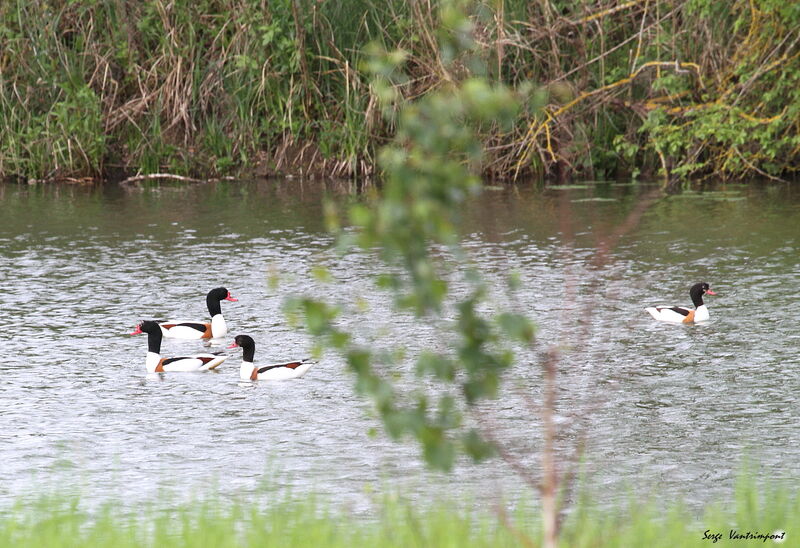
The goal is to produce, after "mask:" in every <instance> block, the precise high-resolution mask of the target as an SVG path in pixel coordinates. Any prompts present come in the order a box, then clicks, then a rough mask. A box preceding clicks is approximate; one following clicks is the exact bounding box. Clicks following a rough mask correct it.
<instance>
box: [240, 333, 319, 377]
mask: <svg viewBox="0 0 800 548" xmlns="http://www.w3.org/2000/svg"><path fill="white" fill-rule="evenodd" d="M237 347H241V348H242V366H241V367H240V368H239V378H241V379H242V380H243V381H285V380H288V379H297V378H299V377H302V376H303V375H305V374H306V372H307V371H308V370H309V369H310V368H311V366H312V365H314V363H315V362H313V361H311V360H308V359H305V360H294V361H290V362H284V363H276V364H272V365H264V366H262V367H256V365H255V364H254V363H253V360H254V358H255V353H256V343H255V341H253V338H252V337H250V336H249V335H237V336H236V339H235V340H234V341H233V344H231V345H230V346H229V347H228V348H237Z"/></svg>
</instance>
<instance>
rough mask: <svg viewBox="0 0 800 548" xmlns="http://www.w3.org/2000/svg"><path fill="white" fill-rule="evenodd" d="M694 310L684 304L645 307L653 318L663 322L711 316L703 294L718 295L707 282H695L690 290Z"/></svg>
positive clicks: (676, 321)
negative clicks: (683, 305)
mask: <svg viewBox="0 0 800 548" xmlns="http://www.w3.org/2000/svg"><path fill="white" fill-rule="evenodd" d="M689 295H690V296H691V297H692V303H694V307H695V308H694V310H692V309H691V308H685V307H682V306H649V307H647V308H645V310H647V311H648V312H649V313H650V315H651V316H653V318H655V319H656V320H659V321H662V322H675V323H692V322H702V321H705V320H707V319H708V318H709V314H708V308H706V305H705V304H704V303H703V295H716V293H715V292H713V291H711V288H710V287H709V285H708V284H707V283H706V282H700V283H697V284H694V285H693V286H692V288H691V289H690V290H689Z"/></svg>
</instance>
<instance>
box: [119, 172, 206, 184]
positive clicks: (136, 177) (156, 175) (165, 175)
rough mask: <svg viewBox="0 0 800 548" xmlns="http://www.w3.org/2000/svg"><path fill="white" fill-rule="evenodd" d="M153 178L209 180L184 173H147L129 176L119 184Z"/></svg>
mask: <svg viewBox="0 0 800 548" xmlns="http://www.w3.org/2000/svg"><path fill="white" fill-rule="evenodd" d="M153 179H172V180H175V181H183V182H186V183H206V182H208V181H207V180H204V179H194V178H192V177H185V176H183V175H173V174H171V173H149V174H147V175H134V176H132V177H128V178H127V179H123V180H122V181H120V182H119V184H121V185H124V184H130V183H138V182H139V181H151V180H153Z"/></svg>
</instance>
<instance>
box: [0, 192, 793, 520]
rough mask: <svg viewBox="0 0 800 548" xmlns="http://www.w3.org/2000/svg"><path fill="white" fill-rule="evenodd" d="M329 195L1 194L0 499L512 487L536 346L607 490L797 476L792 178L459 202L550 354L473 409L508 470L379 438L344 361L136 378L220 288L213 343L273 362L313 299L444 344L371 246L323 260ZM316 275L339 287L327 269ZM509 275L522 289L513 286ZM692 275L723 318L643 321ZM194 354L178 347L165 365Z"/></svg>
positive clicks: (727, 489) (709, 486) (356, 503)
mask: <svg viewBox="0 0 800 548" xmlns="http://www.w3.org/2000/svg"><path fill="white" fill-rule="evenodd" d="M654 193H655V194H654ZM326 196H327V197H331V198H333V199H334V200H336V201H339V202H341V203H345V202H347V201H350V200H353V199H356V196H355V192H354V189H353V188H352V185H349V184H347V183H333V182H329V183H319V182H314V183H311V182H301V181H296V180H294V181H289V180H287V181H259V182H220V183H215V184H207V185H188V186H185V185H171V184H163V185H154V186H145V187H137V186H124V187H121V186H117V185H106V186H103V187H89V188H87V187H78V186H57V185H52V186H27V185H6V186H0V211H1V212H2V214H1V215H0V250H1V251H2V254H1V255H0V313H2V333H3V335H2V339H3V345H2V348H3V350H2V353H3V359H2V361H0V506H5V505H7V504H10V503H12V502H13V501H15V500H18V499H20V498H21V497H25V496H26V495H28V494H30V493H37V492H42V491H49V490H53V489H55V490H60V491H64V490H66V491H70V490H73V489H75V490H77V491H78V492H80V493H81V494H82V495H83V496H84V497H85V498H88V499H90V500H105V499H110V498H122V499H123V500H125V501H127V502H128V503H130V504H137V503H140V502H141V503H143V502H147V501H152V500H155V499H157V498H158V497H159V496H162V495H163V493H164V492H170V493H178V494H179V496H181V497H184V496H185V497H191V496H195V495H197V496H203V495H205V494H208V493H209V492H215V493H219V494H220V495H222V496H228V495H237V494H242V493H245V494H246V493H249V492H252V491H257V490H258V489H261V488H262V487H263V486H264V485H265V484H268V485H270V486H271V487H273V488H284V487H289V488H291V490H292V491H293V492H294V493H299V494H303V493H310V492H314V493H321V494H322V495H323V496H324V497H327V498H328V499H330V500H332V501H333V502H335V503H336V504H341V505H344V506H346V507H348V508H351V509H353V510H354V511H355V512H369V511H370V509H371V508H372V507H373V504H374V500H375V495H374V493H375V492H379V491H381V490H382V489H383V488H385V487H386V486H389V485H390V486H393V487H394V486H399V488H400V489H401V490H402V491H403V492H405V493H406V494H408V495H409V496H411V497H416V498H419V499H421V500H430V499H431V498H434V497H437V496H441V495H447V496H453V497H459V496H462V495H463V496H476V495H477V496H480V497H486V496H487V494H492V496H497V497H500V496H509V497H513V496H515V494H517V493H518V492H519V491H520V489H519V486H520V485H524V484H525V477H526V475H527V474H528V473H529V474H530V476H531V477H533V478H536V477H537V475H538V459H539V452H538V450H539V448H540V447H541V434H540V432H539V422H540V421H539V415H538V413H539V410H538V407H537V405H538V402H539V401H541V395H542V384H543V375H542V368H541V353H542V352H543V351H545V350H546V349H548V348H553V347H554V346H556V347H558V348H559V349H560V359H559V361H558V369H559V377H558V379H559V389H558V407H557V411H558V424H559V448H560V449H559V450H560V454H561V456H562V458H563V459H565V460H566V459H568V458H570V457H572V456H574V451H573V449H574V447H576V446H579V445H582V446H584V447H585V450H584V452H583V454H582V461H583V465H582V466H583V469H584V471H585V475H586V477H587V478H588V482H589V483H590V484H591V485H593V486H595V487H596V488H598V489H599V490H600V491H601V492H602V493H606V494H609V493H618V494H619V495H620V496H623V497H624V496H625V495H626V493H627V490H628V489H630V488H632V489H633V490H634V491H636V492H640V493H643V494H647V493H648V492H651V491H653V490H655V491H657V492H658V493H662V494H663V495H665V496H666V497H669V498H672V497H678V496H679V497H683V498H685V500H687V501H688V502H689V503H690V504H702V503H705V502H707V501H709V500H713V499H719V498H726V497H729V496H730V493H731V490H732V488H733V485H734V482H735V478H736V475H737V473H738V471H739V470H740V467H741V464H742V461H743V459H744V458H745V457H747V458H751V459H752V460H753V461H755V462H758V463H759V466H760V471H759V477H761V478H773V479H788V480H790V481H796V480H797V479H798V478H800V396H799V394H800V374H798V369H799V368H800V358H798V348H800V321H798V320H800V306H798V300H797V296H798V295H799V294H800V261H799V260H798V259H799V258H800V255H799V253H798V252H800V187H797V186H788V185H762V184H751V185H746V186H745V185H728V186H719V187H717V188H715V189H713V190H706V191H703V192H700V191H697V190H694V191H686V192H683V193H680V194H677V195H670V196H667V195H661V194H659V193H658V187H657V186H655V185H647V184H611V183H587V184H585V185H573V186H570V187H564V188H559V189H554V188H541V187H537V186H531V185H527V186H526V185H521V186H513V187H489V188H488V189H487V190H486V191H485V193H484V195H483V196H482V197H481V198H480V199H479V200H475V201H473V202H471V203H470V204H469V206H468V207H467V208H466V209H465V211H464V219H465V227H466V229H465V236H464V243H465V246H466V248H467V249H468V250H469V253H470V255H471V258H472V260H473V261H474V262H475V263H476V264H477V265H479V266H480V267H481V268H482V269H483V270H484V272H485V273H486V276H487V278H488V279H489V280H490V281H491V285H492V287H493V289H494V291H493V294H492V301H491V302H492V306H498V307H501V306H511V307H512V308H515V309H516V310H518V311H522V312H525V313H527V314H529V315H530V316H531V317H532V318H533V320H534V321H535V322H536V324H537V327H538V330H539V331H538V338H537V340H538V341H539V342H538V343H537V347H536V348H535V349H532V350H528V351H525V350H522V351H521V352H520V356H519V360H518V363H517V364H516V365H515V366H514V367H513V368H512V369H511V370H510V371H509V372H508V374H507V375H506V384H505V388H504V391H503V393H502V396H501V398H500V399H499V400H498V401H495V402H490V403H487V404H484V405H482V406H481V407H480V409H479V410H478V413H476V416H475V417H473V418H474V419H475V420H476V421H477V423H478V424H480V425H481V426H482V427H483V428H488V429H491V430H492V432H493V435H494V436H495V437H496V438H497V439H498V440H499V441H500V442H501V443H502V445H503V447H504V450H505V453H506V457H505V459H500V458H497V459H493V460H492V461H490V462H488V463H485V464H481V465H471V464H468V463H464V462H462V463H459V466H458V467H457V468H456V470H455V471H454V472H453V473H452V475H449V476H448V475H440V474H437V473H429V472H426V470H425V468H424V466H423V465H422V464H421V463H420V459H419V458H418V452H417V448H416V447H415V446H414V445H413V444H411V443H405V444H398V443H394V442H391V441H389V440H387V439H386V438H385V437H384V436H383V435H382V434H381V433H380V426H379V424H378V421H376V420H375V418H374V416H373V414H372V413H371V411H370V409H371V408H370V406H369V404H368V403H367V402H365V401H364V400H363V399H362V398H361V397H359V396H358V395H357V394H356V393H355V390H354V388H353V384H354V383H353V378H352V376H351V375H350V374H349V373H348V372H347V371H346V369H345V365H344V363H343V361H342V360H341V359H339V358H338V357H336V356H335V355H325V356H323V357H322V359H321V361H320V363H319V364H318V365H316V366H315V367H314V368H313V369H312V370H311V371H310V372H309V373H308V374H307V375H306V377H304V378H303V379H300V380H295V381H291V382H284V383H272V384H270V383H265V382H261V383H249V382H247V383H241V382H239V380H238V366H239V363H240V360H241V357H240V354H238V353H236V352H234V351H228V352H230V353H231V358H230V359H229V360H228V361H227V362H226V363H225V364H223V366H222V367H221V368H220V370H219V371H217V372H210V373H205V374H166V375H155V376H148V375H146V374H145V371H144V356H145V352H146V340H145V339H144V337H141V336H139V337H131V336H129V335H128V333H129V332H131V331H132V330H133V328H134V326H135V324H136V323H137V321H138V320H140V319H147V318H155V319H172V318H178V319H204V318H205V316H206V315H207V312H206V309H205V300H204V296H205V293H206V292H207V291H208V290H209V289H212V288H214V287H217V286H225V287H227V288H228V289H229V290H230V291H231V293H232V294H233V295H234V296H236V297H237V298H238V299H239V302H237V303H230V302H223V303H222V308H223V313H224V315H225V317H226V319H227V322H228V324H229V326H230V330H231V336H229V337H227V338H226V339H225V340H224V341H221V342H220V343H219V344H220V345H222V344H223V343H224V345H227V343H229V342H230V341H229V340H228V339H231V338H232V335H235V334H239V333H249V334H250V335H252V336H253V338H254V339H255V340H256V344H257V351H256V361H257V362H260V363H267V362H268V361H270V360H281V359H284V358H294V357H304V356H306V355H308V353H309V352H310V350H311V348H312V341H311V340H310V339H309V338H308V336H307V335H306V334H304V333H303V332H302V331H299V330H296V329H293V328H291V327H290V326H289V325H287V321H286V318H285V317H284V315H283V313H282V303H283V301H284V299H285V297H286V296H289V295H296V294H302V293H308V294H313V295H315V296H317V297H324V298H326V299H330V300H352V299H360V300H361V301H362V303H363V306H364V308H365V309H366V312H365V313H364V314H363V315H362V317H360V318H351V319H348V320H346V321H348V322H350V323H349V326H350V328H352V329H354V330H355V331H356V332H357V333H359V334H361V335H362V336H364V337H365V338H366V339H370V340H383V341H386V340H390V341H391V342H392V344H393V345H394V347H402V348H404V349H405V350H406V352H408V354H409V355H413V354H414V353H415V352H416V351H418V350H420V349H421V348H424V347H430V346H433V347H436V346H437V344H440V341H441V338H440V336H439V334H438V333H437V332H436V329H433V328H431V327H430V326H428V325H422V324H420V323H419V322H415V320H414V319H413V318H407V317H404V316H403V315H396V314H393V313H391V311H390V299H389V298H388V297H387V296H386V295H384V294H382V293H380V292H379V291H377V290H375V289H374V285H373V284H372V279H371V276H372V275H373V274H375V272H376V271H375V268H374V266H375V265H374V264H372V263H371V262H370V260H369V259H368V258H365V257H349V258H346V259H343V260H339V259H337V258H336V256H335V255H334V254H332V253H330V252H329V251H328V250H329V247H330V245H331V243H332V239H331V237H330V236H329V235H328V234H327V233H326V232H325V230H324V223H323V200H324V199H325V197H326ZM604 242H605V243H608V242H610V244H609V247H608V251H607V252H601V251H599V250H600V249H603V245H605V244H604ZM319 264H324V265H326V266H328V267H330V269H331V272H332V274H333V276H334V278H335V280H336V282H335V283H327V284H326V283H322V282H319V281H316V280H315V278H314V277H313V276H311V274H310V271H311V269H312V268H313V267H314V266H316V265H319ZM509 272H517V273H518V274H519V276H520V280H521V282H522V285H521V288H520V289H519V290H518V291H517V292H516V293H513V294H512V293H509V292H508V291H506V290H505V289H503V288H504V287H505V285H504V280H505V278H506V276H507V274H508V273H509ZM275 279H277V280H278V282H279V283H278V284H277V286H275V285H274V284H273V283H271V280H275ZM698 281H707V282H709V283H710V284H711V287H712V288H713V289H715V290H716V291H717V292H718V293H719V295H718V296H716V297H707V298H706V303H707V304H708V305H709V309H710V311H711V320H710V321H709V322H706V323H704V324H702V325H688V326H687V325H667V324H661V323H658V322H655V321H653V320H652V319H651V318H650V317H649V315H648V314H647V313H645V312H644V310H643V308H644V307H645V306H650V305H656V304H680V305H690V304H691V301H690V300H689V295H688V289H689V287H690V286H691V285H692V284H693V283H695V282H698ZM351 298H352V299H351ZM201 350H203V349H202V347H201V346H200V344H199V343H197V342H192V341H186V342H182V341H173V340H167V341H165V342H164V345H163V348H162V353H163V354H165V355H168V354H173V353H181V352H193V351H201ZM376 432H377V433H376ZM515 468H520V469H523V470H525V472H524V473H522V474H521V473H519V472H518V471H515Z"/></svg>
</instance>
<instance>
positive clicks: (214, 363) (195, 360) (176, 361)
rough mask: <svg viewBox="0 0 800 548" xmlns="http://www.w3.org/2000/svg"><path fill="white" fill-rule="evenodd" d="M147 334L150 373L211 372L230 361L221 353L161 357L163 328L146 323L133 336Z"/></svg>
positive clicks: (146, 362)
mask: <svg viewBox="0 0 800 548" xmlns="http://www.w3.org/2000/svg"><path fill="white" fill-rule="evenodd" d="M142 333H147V358H145V362H144V364H145V367H146V368H147V372H148V373H161V372H165V371H209V370H211V369H216V368H217V367H218V366H219V365H220V364H221V363H222V362H224V361H225V360H226V359H228V356H224V355H222V354H221V353H215V354H192V355H189V356H177V357H174V358H162V357H161V339H162V336H163V335H162V333H161V328H160V327H159V325H158V324H157V323H156V322H153V321H144V322H141V323H140V324H139V325H137V326H136V330H135V331H134V332H133V333H131V335H140V334H142Z"/></svg>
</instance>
